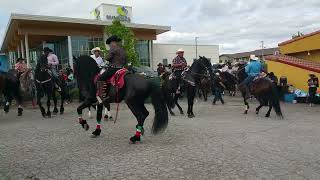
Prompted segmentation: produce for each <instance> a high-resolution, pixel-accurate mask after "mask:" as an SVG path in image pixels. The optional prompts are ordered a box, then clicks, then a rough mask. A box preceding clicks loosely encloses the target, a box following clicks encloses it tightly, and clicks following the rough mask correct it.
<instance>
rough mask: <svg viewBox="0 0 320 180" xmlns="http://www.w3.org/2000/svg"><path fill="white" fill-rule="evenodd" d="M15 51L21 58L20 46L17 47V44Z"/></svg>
mask: <svg viewBox="0 0 320 180" xmlns="http://www.w3.org/2000/svg"><path fill="white" fill-rule="evenodd" d="M17 53H18V58H21V54H20V47H19V45H18V46H17Z"/></svg>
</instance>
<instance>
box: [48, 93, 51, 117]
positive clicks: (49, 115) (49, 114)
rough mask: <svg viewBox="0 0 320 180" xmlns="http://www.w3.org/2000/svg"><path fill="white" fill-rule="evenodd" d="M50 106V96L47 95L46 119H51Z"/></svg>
mask: <svg viewBox="0 0 320 180" xmlns="http://www.w3.org/2000/svg"><path fill="white" fill-rule="evenodd" d="M50 106H51V95H50V94H48V97H47V117H49V118H50V117H51V111H50Z"/></svg>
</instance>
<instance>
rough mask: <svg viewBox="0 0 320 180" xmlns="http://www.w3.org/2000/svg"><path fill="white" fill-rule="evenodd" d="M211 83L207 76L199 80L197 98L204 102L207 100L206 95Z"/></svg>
mask: <svg viewBox="0 0 320 180" xmlns="http://www.w3.org/2000/svg"><path fill="white" fill-rule="evenodd" d="M211 84H212V81H211V80H210V76H209V74H208V75H206V76H204V77H203V78H201V79H200V85H199V97H200V98H202V96H203V100H204V101H205V102H206V101H207V100H208V94H209V93H210V90H211V86H212V85H211Z"/></svg>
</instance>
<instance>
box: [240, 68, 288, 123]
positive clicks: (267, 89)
mask: <svg viewBox="0 0 320 180" xmlns="http://www.w3.org/2000/svg"><path fill="white" fill-rule="evenodd" d="M237 74H238V80H239V81H238V82H243V81H244V80H245V78H246V77H247V74H246V72H245V64H243V65H240V66H239V70H238V73H237ZM249 89H250V93H251V94H252V95H253V96H254V97H255V98H256V99H257V100H258V101H259V103H260V105H259V106H258V107H257V108H256V114H259V111H260V109H261V108H262V107H263V106H269V110H268V112H267V114H266V115H265V116H266V117H270V113H271V110H272V108H274V110H275V112H276V115H277V116H279V117H280V118H283V115H282V112H281V107H280V100H279V96H278V94H277V90H276V87H275V85H274V84H273V83H272V81H271V80H270V79H268V78H265V77H261V78H257V79H256V80H254V81H253V82H252V83H251V84H250V86H249ZM239 90H240V91H241V94H242V97H243V99H244V104H245V105H246V108H245V111H244V113H245V114H247V113H248V110H249V108H250V107H249V103H248V102H247V99H246V97H247V95H246V91H245V89H244V88H243V87H242V86H241V85H239Z"/></svg>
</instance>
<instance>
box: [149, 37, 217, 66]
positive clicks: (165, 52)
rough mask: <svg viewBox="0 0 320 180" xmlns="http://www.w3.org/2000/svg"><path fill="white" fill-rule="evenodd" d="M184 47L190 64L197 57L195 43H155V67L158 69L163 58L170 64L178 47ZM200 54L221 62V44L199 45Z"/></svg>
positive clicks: (212, 61)
mask: <svg viewBox="0 0 320 180" xmlns="http://www.w3.org/2000/svg"><path fill="white" fill-rule="evenodd" d="M180 48H182V49H184V51H185V53H184V57H185V58H186V60H187V62H188V65H191V64H192V63H193V59H194V58H195V57H196V46H195V45H183V44H159V43H154V44H153V67H152V68H153V69H157V65H158V64H159V63H163V59H167V60H168V64H171V63H172V59H174V58H175V57H176V51H177V50H178V49H180ZM198 56H205V57H207V58H211V63H218V62H219V46H218V45H198Z"/></svg>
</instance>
